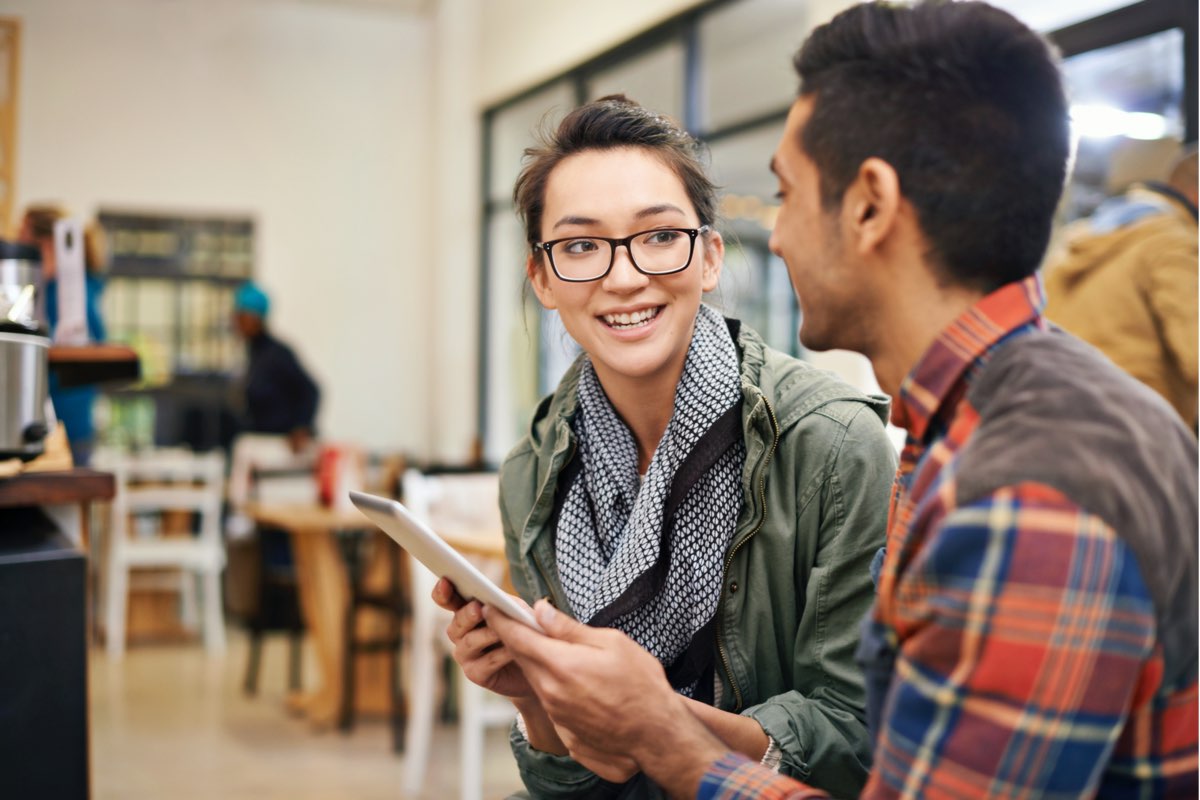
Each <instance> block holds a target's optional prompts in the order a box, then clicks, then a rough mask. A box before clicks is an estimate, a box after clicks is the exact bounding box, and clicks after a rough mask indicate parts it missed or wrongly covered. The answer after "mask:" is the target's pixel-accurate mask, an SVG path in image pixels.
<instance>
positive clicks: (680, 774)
mask: <svg viewBox="0 0 1200 800" xmlns="http://www.w3.org/2000/svg"><path fill="white" fill-rule="evenodd" d="M796 69H797V72H798V73H799V75H800V80H801V87H800V94H799V98H798V99H797V101H796V103H795V104H794V106H793V108H792V110H791V113H790V114H789V117H788V122H787V128H786V130H785V132H784V135H783V139H782V141H781V142H780V144H779V147H778V149H777V151H776V153H775V156H774V159H773V160H772V169H773V171H774V172H775V174H776V176H777V177H778V179H779V186H780V194H779V196H780V202H781V207H780V213H779V216H778V219H777V222H776V226H775V231H774V234H773V235H772V237H771V247H772V250H773V251H774V252H776V253H777V254H778V255H780V256H782V257H783V258H784V260H785V261H786V262H787V266H788V270H789V273H790V275H791V277H792V281H793V283H794V285H795V287H796V289H797V292H798V295H799V298H800V304H801V308H802V312H803V322H802V326H801V329H800V338H801V341H802V342H803V343H804V344H805V345H806V346H808V347H810V348H813V349H818V350H822V349H828V348H835V347H837V348H846V349H852V350H856V351H858V352H861V353H864V354H865V355H867V356H868V357H869V358H870V359H871V361H872V365H873V366H874V369H875V374H876V376H877V378H878V379H879V383H880V385H881V386H882V387H883V388H884V389H885V390H886V391H888V393H889V394H891V395H892V397H893V398H894V407H893V420H894V422H895V423H896V424H897V425H899V426H901V427H903V428H904V429H905V430H906V431H907V434H908V435H907V442H906V444H905V447H904V452H903V453H902V456H901V465H900V469H899V472H898V474H897V479H896V485H895V489H894V492H893V501H892V507H891V511H890V515H889V521H888V537H887V549H886V555H885V556H883V557H882V562H881V568H880V571H879V574H878V581H877V589H878V593H877V599H876V604H875V608H874V609H873V611H872V613H871V614H870V615H869V617H868V619H867V620H866V621H865V623H864V627H863V636H862V641H861V646H860V649H859V655H860V659H861V661H862V664H863V667H864V670H865V674H866V679H867V680H866V682H867V687H868V717H869V722H870V724H871V729H872V731H873V734H874V736H875V757H874V766H873V770H872V773H871V777H870V780H869V782H868V784H867V786H866V788H865V790H864V794H863V796H864V797H871V798H884V797H922V798H951V797H968V798H975V797H996V796H1003V797H1010V796H1011V797H1018V796H1021V797H1029V796H1039V797H1091V796H1096V795H1100V796H1104V797H1129V798H1145V797H1196V796H1197V724H1198V721H1197V680H1196V678H1197V641H1196V638H1197V637H1196V630H1197V577H1196V572H1197V527H1198V522H1197V449H1196V441H1195V438H1194V437H1193V435H1192V433H1191V432H1190V431H1189V430H1187V429H1186V428H1185V427H1184V426H1183V424H1182V423H1181V422H1180V420H1179V418H1178V417H1177V415H1176V414H1175V413H1174V412H1173V411H1172V409H1171V408H1170V407H1169V406H1167V405H1166V403H1165V402H1163V401H1162V400H1161V398H1159V397H1158V396H1157V395H1155V394H1154V393H1153V392H1151V391H1149V390H1147V389H1146V388H1144V387H1143V386H1141V384H1139V383H1137V382H1136V381H1135V380H1133V379H1132V378H1131V377H1129V376H1127V375H1125V374H1124V373H1122V372H1120V371H1119V370H1118V369H1117V368H1116V367H1115V366H1113V365H1112V364H1111V363H1110V362H1108V361H1107V360H1106V359H1104V358H1103V356H1101V355H1099V354H1098V353H1097V352H1096V351H1094V350H1092V349H1091V348H1090V347H1088V346H1086V345H1084V344H1082V343H1080V342H1079V341H1078V340H1076V339H1074V338H1072V337H1070V336H1069V335H1067V334H1065V333H1062V332H1060V331H1056V330H1052V329H1051V328H1050V326H1048V325H1047V323H1046V321H1045V319H1044V318H1043V316H1042V311H1041V309H1042V306H1043V303H1044V300H1043V296H1042V291H1041V285H1040V282H1039V280H1038V278H1037V276H1036V270H1037V268H1038V265H1039V263H1040V261H1041V259H1042V256H1043V253H1044V251H1045V248H1046V244H1047V242H1048V240H1049V237H1050V230H1051V222H1052V218H1053V215H1054V211H1055V207H1056V205H1057V203H1058V200H1059V196H1060V193H1061V189H1062V185H1063V181H1064V177H1065V171H1066V163H1067V154H1068V136H1069V133H1068V121H1067V104H1066V100H1065V97H1064V94H1063V89H1062V85H1061V79H1060V76H1059V73H1058V68H1057V65H1056V62H1055V59H1054V57H1053V55H1052V54H1051V52H1050V51H1049V49H1048V48H1047V46H1046V45H1045V43H1044V42H1043V41H1042V40H1041V39H1040V38H1039V37H1038V36H1036V35H1035V34H1034V33H1033V32H1031V31H1030V30H1029V29H1028V28H1026V27H1025V26H1024V25H1022V24H1021V23H1019V22H1018V21H1016V20H1015V19H1013V18H1012V17H1011V16H1009V15H1008V14H1006V13H1004V12H1001V11H998V10H996V9H993V8H991V7H989V6H986V5H983V4H981V3H929V4H922V5H919V6H916V7H911V8H906V7H902V6H893V5H887V4H869V5H860V6H856V7H854V8H852V9H850V10H848V11H846V12H843V13H842V14H840V15H839V16H838V17H837V18H835V19H834V20H833V21H832V22H831V23H830V24H828V25H826V26H823V27H821V28H819V29H817V30H816V31H815V32H814V33H813V35H812V37H811V38H810V39H809V41H808V42H807V43H806V44H805V45H804V46H803V47H802V48H801V50H800V52H799V53H798V54H797V56H796ZM490 611H491V610H490V609H489V612H490ZM537 612H538V614H539V616H540V618H541V620H542V624H543V626H544V627H545V628H546V629H547V632H548V633H549V634H550V636H549V637H543V636H540V635H538V634H536V633H534V632H532V631H530V630H529V629H526V628H524V627H522V626H520V625H518V624H515V623H513V622H511V621H510V620H508V619H506V618H503V617H502V616H500V615H499V614H494V613H489V615H488V621H489V624H491V625H492V626H493V627H494V628H495V629H496V631H497V633H499V635H500V636H501V638H502V639H503V641H504V642H505V644H506V646H507V648H508V650H509V651H510V652H511V653H512V654H513V656H514V657H515V658H516V660H517V661H518V663H519V664H520V665H521V667H522V668H523V670H524V671H525V674H526V675H527V677H528V678H529V679H530V681H531V683H532V684H533V685H534V687H535V688H536V689H537V691H538V692H539V695H541V697H542V701H543V704H544V705H545V707H546V709H547V711H548V713H549V714H550V716H551V718H552V719H554V720H555V723H556V724H557V725H558V726H559V728H560V732H561V733H562V734H563V740H564V742H565V743H567V744H568V746H569V747H570V748H571V752H572V755H574V756H575V757H576V758H577V759H578V760H580V761H581V762H583V763H587V764H588V765H589V766H592V767H593V769H594V770H595V771H596V772H597V773H598V774H601V775H604V770H605V769H606V765H608V764H617V763H620V762H621V760H622V759H633V760H634V761H636V762H637V764H638V765H639V766H640V767H641V768H642V770H643V771H645V772H646V773H647V774H648V775H649V776H650V777H651V778H652V779H653V780H655V781H656V782H657V783H659V784H660V785H661V786H663V787H664V788H666V789H668V790H669V791H671V792H672V793H673V794H688V795H695V796H698V797H701V798H721V799H722V800H725V799H729V798H743V797H768V798H804V797H818V796H823V795H821V794H820V793H819V792H816V791H814V790H812V789H810V788H808V787H806V786H804V785H803V784H802V783H799V782H798V781H795V780H793V779H791V778H786V777H781V776H779V775H776V774H775V773H773V772H771V771H770V770H769V769H766V768H765V767H762V766H760V765H758V764H754V763H751V762H749V761H747V760H746V759H744V758H742V757H740V756H736V755H733V754H731V753H729V752H728V749H729V748H727V747H726V746H725V745H723V744H722V743H721V742H720V741H719V740H718V739H716V738H715V737H714V736H713V735H712V734H711V733H710V732H708V731H707V730H705V729H704V728H703V726H701V725H700V724H699V723H698V722H697V721H696V720H695V719H693V718H692V717H691V716H690V715H689V713H688V712H687V710H686V708H684V707H683V706H682V704H681V703H680V702H679V700H678V698H677V697H676V696H675V695H674V693H673V692H671V691H670V688H669V687H668V686H667V684H666V682H665V680H664V679H663V678H662V670H661V667H659V666H658V664H657V662H654V661H653V659H649V660H647V659H646V658H645V657H644V654H642V653H641V652H640V650H639V648H637V646H636V645H634V644H633V643H632V642H630V641H629V640H628V639H627V638H625V637H623V636H622V635H621V634H619V633H616V632H615V631H604V630H593V629H589V628H586V627H585V626H582V625H579V624H578V623H574V622H572V621H571V620H569V619H568V618H566V617H565V616H563V615H561V614H558V613H557V612H555V611H554V610H553V609H550V608H549V607H548V606H544V604H539V607H538V608H537ZM614 678H616V679H614ZM795 735H796V737H797V738H798V740H799V741H800V742H803V741H804V737H805V735H806V732H805V731H803V730H797V731H795ZM626 763H627V762H626Z"/></svg>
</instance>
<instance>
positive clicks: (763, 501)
mask: <svg viewBox="0 0 1200 800" xmlns="http://www.w3.org/2000/svg"><path fill="white" fill-rule="evenodd" d="M763 405H764V406H766V407H767V415H768V416H769V417H770V418H771V432H772V437H771V449H770V450H768V451H767V456H766V459H765V460H764V461H763V464H762V478H761V479H760V480H759V482H758V502H759V505H760V507H761V508H762V518H761V519H759V521H758V525H756V526H754V530H752V531H750V533H749V534H747V535H746V537H745V538H744V539H742V540H741V541H740V542H738V543H737V544H736V545H735V546H734V548H733V549H732V550H730V551H729V555H727V556H726V557H725V568H724V569H723V570H722V571H721V602H720V605H719V607H718V609H717V614H718V616H717V653H718V654H719V655H720V656H721V666H722V667H723V668H724V669H725V677H727V678H728V679H729V685H730V687H732V688H733V699H734V707H733V710H734V711H735V712H738V711H741V710H742V703H743V702H744V700H743V698H742V690H741V689H739V688H738V685H737V681H736V680H734V677H733V666H732V665H731V664H730V663H729V653H727V652H726V651H725V644H724V636H723V634H722V629H723V628H724V626H723V625H722V623H721V616H720V614H721V608H722V607H724V605H725V578H726V577H727V576H728V574H729V567H730V566H731V565H732V564H733V558H734V556H736V555H737V552H738V550H741V549H742V545H744V544H745V543H746V542H748V541H750V540H751V539H753V538H754V537H755V535H757V534H758V532H759V531H760V530H762V527H763V525H765V524H766V522H767V488H766V486H767V475H766V471H767V468H768V467H769V466H770V464H771V459H772V458H773V457H774V456H775V448H776V447H778V446H779V421H778V420H777V419H775V411H774V410H773V409H772V408H771V404H770V403H769V402H767V399H766V398H765V397H764V398H763Z"/></svg>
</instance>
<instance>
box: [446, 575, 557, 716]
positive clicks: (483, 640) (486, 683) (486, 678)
mask: <svg viewBox="0 0 1200 800" xmlns="http://www.w3.org/2000/svg"><path fill="white" fill-rule="evenodd" d="M433 602H435V603H437V604H438V605H439V606H441V607H442V608H444V609H446V610H447V611H453V612H454V619H452V620H451V621H450V624H449V625H447V626H446V635H447V636H449V637H450V641H451V642H453V644H454V660H455V661H457V662H458V665H459V666H460V667H462V671H463V674H465V675H466V676H467V678H468V679H469V680H470V681H471V682H472V683H476V684H478V685H480V686H482V687H483V688H485V689H487V690H488V691H492V692H495V693H496V694H502V695H504V696H505V697H509V698H512V699H514V700H518V699H522V700H524V699H529V698H533V697H534V694H533V688H532V687H531V686H530V685H529V681H527V680H525V673H523V672H521V668H520V667H519V666H518V665H517V664H516V662H514V661H513V658H512V655H511V654H510V653H509V652H508V648H506V647H505V646H504V645H503V644H502V643H501V642H500V637H498V636H497V635H496V634H495V633H494V632H493V631H492V629H491V628H489V627H488V625H487V623H486V622H484V621H483V606H482V605H481V604H480V603H479V601H478V600H472V601H471V602H469V603H468V602H467V601H465V600H463V598H462V597H461V596H460V595H459V594H458V591H457V590H456V589H455V588H454V584H453V583H451V582H450V581H449V580H448V579H446V578H442V579H441V580H439V581H438V582H437V584H436V585H435V586H434V587H433Z"/></svg>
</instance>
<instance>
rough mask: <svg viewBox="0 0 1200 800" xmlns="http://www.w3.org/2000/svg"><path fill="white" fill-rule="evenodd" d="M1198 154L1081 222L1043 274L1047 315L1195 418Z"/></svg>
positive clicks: (1192, 152) (1191, 154) (1070, 231)
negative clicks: (1159, 180) (1165, 177)
mask: <svg viewBox="0 0 1200 800" xmlns="http://www.w3.org/2000/svg"><path fill="white" fill-rule="evenodd" d="M1196 194H1197V192H1196V150H1195V148H1194V147H1193V148H1191V150H1190V152H1189V153H1187V154H1186V155H1185V156H1183V157H1182V158H1181V159H1180V160H1179V161H1178V163H1177V164H1176V165H1175V168H1174V169H1173V170H1172V172H1171V176H1170V178H1169V181H1168V183H1166V184H1160V183H1139V184H1135V185H1134V186H1133V187H1131V188H1130V189H1129V190H1128V191H1126V192H1125V193H1124V194H1122V195H1120V196H1118V197H1114V198H1112V199H1110V200H1108V201H1106V202H1105V203H1103V204H1102V205H1101V206H1100V207H1099V208H1098V209H1097V210H1096V212H1095V213H1094V214H1093V215H1092V216H1091V217H1090V218H1088V219H1086V220H1082V221H1080V222H1078V223H1075V224H1074V225H1073V226H1072V227H1071V228H1069V229H1068V231H1067V232H1066V233H1065V236H1064V244H1063V246H1062V248H1060V249H1059V251H1058V252H1057V254H1056V255H1054V256H1052V257H1051V258H1050V259H1048V260H1047V266H1046V268H1045V282H1046V294H1047V296H1048V302H1047V305H1046V316H1047V317H1048V318H1049V319H1051V320H1052V321H1053V322H1055V323H1057V324H1058V325H1060V326H1062V327H1063V328H1065V329H1067V330H1068V331H1070V332H1071V333H1073V334H1075V335H1076V336H1078V337H1079V338H1081V339H1084V340H1085V341H1087V342H1090V343H1091V344H1092V345H1094V346H1095V347H1097V348H1098V349H1099V350H1101V351H1102V352H1103V353H1104V354H1105V355H1107V356H1108V357H1109V358H1110V359H1112V361H1113V362H1114V363H1116V364H1117V366H1119V367H1121V368H1122V369H1124V370H1125V371H1126V372H1128V373H1129V374H1130V375H1133V377H1135V378H1137V379H1138V380H1140V381H1142V382H1143V383H1145V384H1146V385H1147V386H1149V387H1150V388H1152V389H1154V390H1155V391H1157V392H1158V393H1159V394H1161V395H1162V396H1163V397H1165V398H1166V400H1167V402H1168V403H1170V404H1171V405H1172V406H1173V407H1174V408H1175V410H1176V411H1178V412H1179V414H1180V416H1182V417H1183V419H1184V422H1186V423H1187V424H1188V425H1189V426H1190V427H1191V428H1192V430H1193V431H1194V430H1195V429H1196V421H1197V393H1196V358H1197V353H1196V340H1197V327H1196V315H1197V279H1196V272H1197V268H1196V258H1197V245H1196V243H1197V227H1196Z"/></svg>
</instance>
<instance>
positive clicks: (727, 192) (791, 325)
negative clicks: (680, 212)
mask: <svg viewBox="0 0 1200 800" xmlns="http://www.w3.org/2000/svg"><path fill="white" fill-rule="evenodd" d="M783 126H784V120H783V119H782V118H781V119H780V120H779V121H778V122H776V123H770V124H764V125H760V126H758V127H756V128H754V129H752V130H749V131H746V132H744V133H739V134H737V135H735V136H729V137H725V138H722V139H719V140H718V141H716V142H714V143H713V144H712V145H711V147H710V148H709V150H710V153H711V155H712V167H711V171H712V175H713V179H714V180H715V181H716V183H717V185H718V186H721V187H722V191H723V195H722V199H721V219H720V220H719V225H720V228H721V233H722V235H723V236H724V237H725V249H726V255H725V267H724V269H723V270H722V273H721V284H720V287H719V292H718V297H717V298H715V299H716V300H717V302H718V304H719V305H720V307H721V308H722V309H723V311H724V312H725V313H726V314H728V315H729V316H733V317H737V318H739V319H741V320H743V321H744V322H745V323H746V324H747V325H749V326H750V327H752V328H754V329H755V330H757V331H758V332H759V333H760V334H762V336H763V338H764V339H765V340H766V341H767V343H768V344H770V345H771V346H772V347H774V348H776V349H777V350H781V351H783V352H785V353H791V354H793V355H799V352H800V347H799V343H798V342H797V340H796V325H797V322H798V321H799V317H798V310H797V307H796V299H795V295H794V293H793V292H792V288H791V284H790V282H789V281H788V276H787V269H786V267H785V266H784V265H783V262H782V261H781V260H780V259H778V258H776V257H774V256H772V255H771V254H770V252H769V250H768V248H767V244H768V241H769V240H770V238H771V228H772V226H773V225H774V223H775V214H776V210H777V208H778V203H777V202H776V200H775V192H776V190H777V184H776V181H775V177H774V176H773V175H772V174H771V172H770V170H769V168H768V164H769V163H770V158H771V153H773V152H775V146H776V145H777V144H778V143H779V137H780V136H782V135H783Z"/></svg>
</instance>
